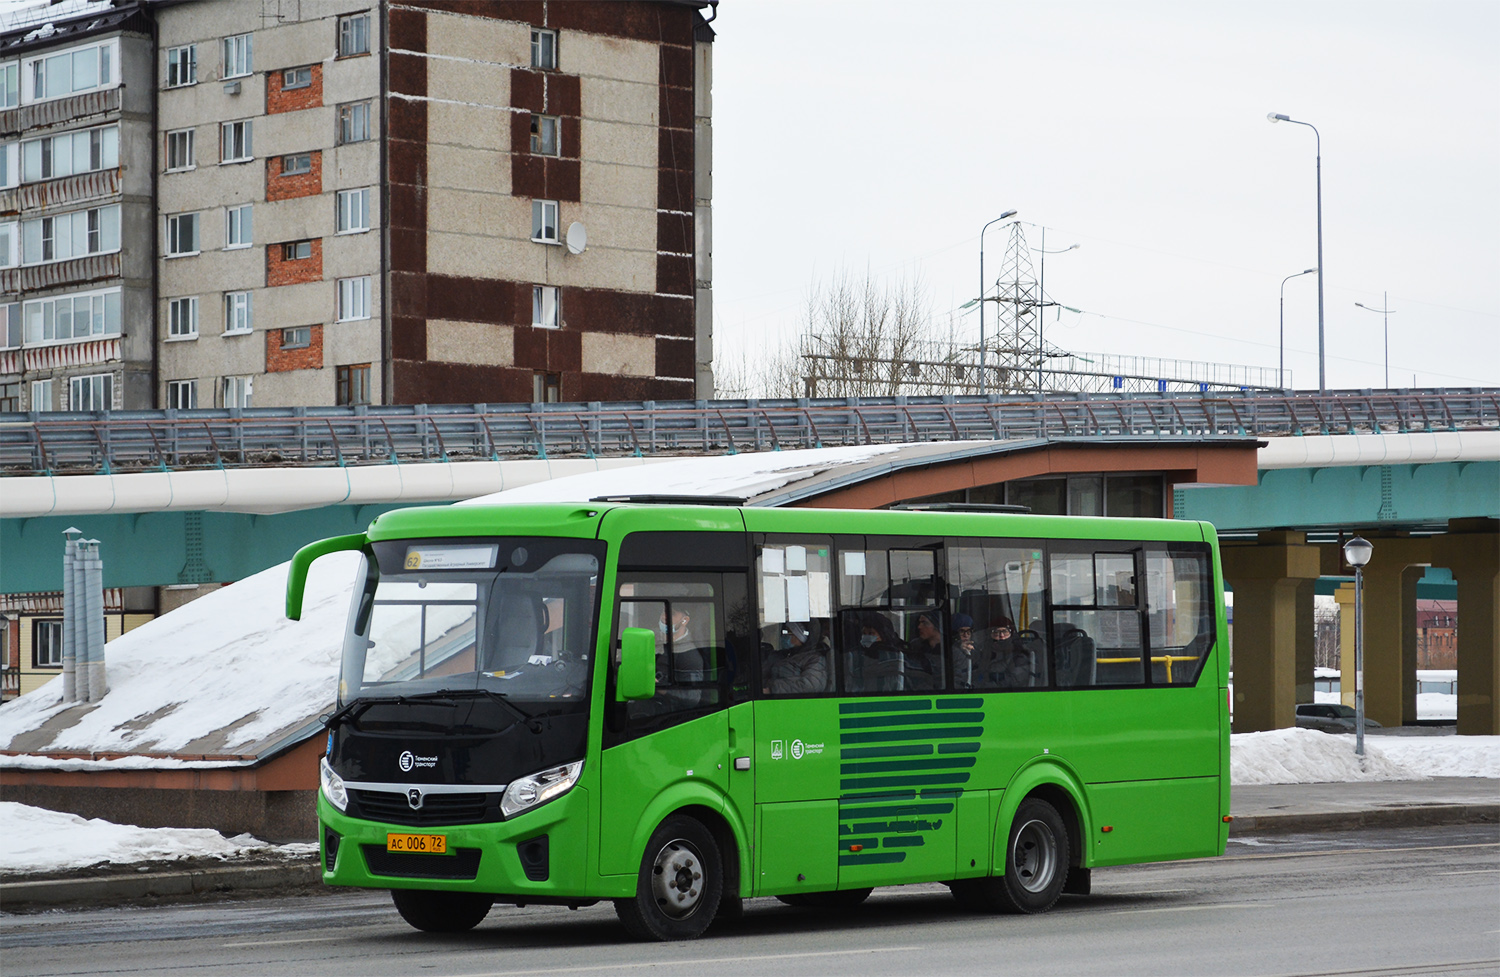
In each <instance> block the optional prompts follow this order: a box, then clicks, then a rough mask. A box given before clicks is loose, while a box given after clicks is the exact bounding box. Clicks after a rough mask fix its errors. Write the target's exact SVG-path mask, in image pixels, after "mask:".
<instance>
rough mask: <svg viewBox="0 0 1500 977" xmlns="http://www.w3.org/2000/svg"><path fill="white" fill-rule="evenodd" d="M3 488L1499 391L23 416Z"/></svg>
mask: <svg viewBox="0 0 1500 977" xmlns="http://www.w3.org/2000/svg"><path fill="white" fill-rule="evenodd" d="M11 416H12V417H13V418H14V419H13V420H5V421H0V474H3V475H10V476H14V475H38V474H71V473H79V474H83V473H111V472H126V471H151V470H178V469H188V468H205V467H207V468H229V467H266V466H278V467H285V466H305V465H356V464H360V465H363V464H378V463H389V462H424V461H425V462H433V461H476V460H498V459H502V458H522V457H530V458H547V457H567V456H573V457H578V456H583V457H600V456H611V455H614V456H618V455H660V454H671V455H680V454H705V453H709V454H722V453H733V452H738V451H767V450H780V449H783V448H814V447H832V446H836V445H858V444H881V443H893V442H908V441H957V440H1008V439H1018V438H1080V437H1082V438H1116V437H1161V436H1169V435H1170V436H1192V435H1200V436H1205V435H1230V436H1235V435H1238V436H1252V435H1271V436H1275V435H1297V434H1365V433H1396V432H1400V433H1405V432H1421V431H1462V430H1500V389H1497V388H1474V389H1470V390H1449V389H1443V390H1422V391H1378V392H1374V391H1368V390H1367V391H1340V392H1337V393H1330V394H1327V395H1317V394H1309V395H1288V394H1283V393H1280V392H1276V393H1265V392H1244V393H1232V394H1223V395H1208V396H1205V395H1203V394H1200V393H1192V394H1123V395H1102V394H1076V395H1072V396H1068V397H1060V396H1059V397H1054V398H1051V399H1046V400H1036V399H1032V398H1027V397H1018V396H991V397H953V396H949V397H904V398H903V397H889V398H849V399H841V400H761V401H756V400H733V401H723V400H721V401H680V402H671V403H662V402H651V401H647V402H640V403H609V404H605V403H588V404H472V405H469V404H456V405H443V406H428V405H418V406H369V407H353V408H348V407H344V408H338V407H327V408H325V407H306V408H301V407H299V408H252V409H247V410H191V411H106V412H99V413H31V414H25V415H20V414H17V415H11Z"/></svg>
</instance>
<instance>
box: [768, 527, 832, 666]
mask: <svg viewBox="0 0 1500 977" xmlns="http://www.w3.org/2000/svg"><path fill="white" fill-rule="evenodd" d="M832 552H833V548H832V542H831V540H829V539H828V538H827V537H821V536H795V537H794V536H774V537H768V538H766V539H764V540H762V541H760V542H758V543H757V545H756V547H755V583H756V588H755V590H756V595H757V608H756V611H757V614H756V622H755V623H756V634H757V636H758V637H757V640H756V650H757V652H758V657H759V659H760V691H761V694H762V695H771V696H801V695H821V694H823V693H825V692H829V691H832V689H833V688H834V661H833V648H834V641H835V636H834V630H833V613H832V607H833V576H832V569H833V559H832Z"/></svg>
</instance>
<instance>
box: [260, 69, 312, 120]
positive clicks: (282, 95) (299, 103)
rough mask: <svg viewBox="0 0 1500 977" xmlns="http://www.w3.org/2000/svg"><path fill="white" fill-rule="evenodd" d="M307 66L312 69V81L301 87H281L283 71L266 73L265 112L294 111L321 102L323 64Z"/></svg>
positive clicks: (284, 80)
mask: <svg viewBox="0 0 1500 977" xmlns="http://www.w3.org/2000/svg"><path fill="white" fill-rule="evenodd" d="M307 67H309V68H311V69H312V83H311V84H308V85H304V86H303V87H301V88H289V89H283V88H282V86H283V85H284V84H285V82H286V73H285V71H281V70H277V71H270V72H267V73H266V114H268V115H271V114H274V113H277V112H296V111H298V110H300V109H312V108H317V107H318V106H320V105H322V104H323V66H322V65H320V64H315V65H308V66H307Z"/></svg>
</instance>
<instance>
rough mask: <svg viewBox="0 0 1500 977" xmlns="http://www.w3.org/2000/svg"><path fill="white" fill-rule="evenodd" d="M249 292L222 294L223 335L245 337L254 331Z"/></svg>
mask: <svg viewBox="0 0 1500 977" xmlns="http://www.w3.org/2000/svg"><path fill="white" fill-rule="evenodd" d="M252 298H253V296H252V295H251V293H250V292H225V293H224V335H226V336H245V335H249V334H250V333H252V332H254V331H255V319H254V315H253V306H252V304H251V299H252Z"/></svg>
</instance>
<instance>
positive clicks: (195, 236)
mask: <svg viewBox="0 0 1500 977" xmlns="http://www.w3.org/2000/svg"><path fill="white" fill-rule="evenodd" d="M185 226H190V227H191V228H192V241H191V242H188V243H191V245H192V250H191V251H189V250H186V249H184V248H182V247H181V245H182V244H183V243H185V242H184V241H183V240H182V238H183V230H182V229H183V228H184V227H185ZM165 241H166V243H167V255H166V256H167V257H168V258H190V257H192V256H193V255H195V254H199V253H200V252H201V250H202V248H203V225H202V222H201V221H200V220H199V214H198V212H197V211H193V212H191V213H186V214H168V215H167V234H166V238H165Z"/></svg>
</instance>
